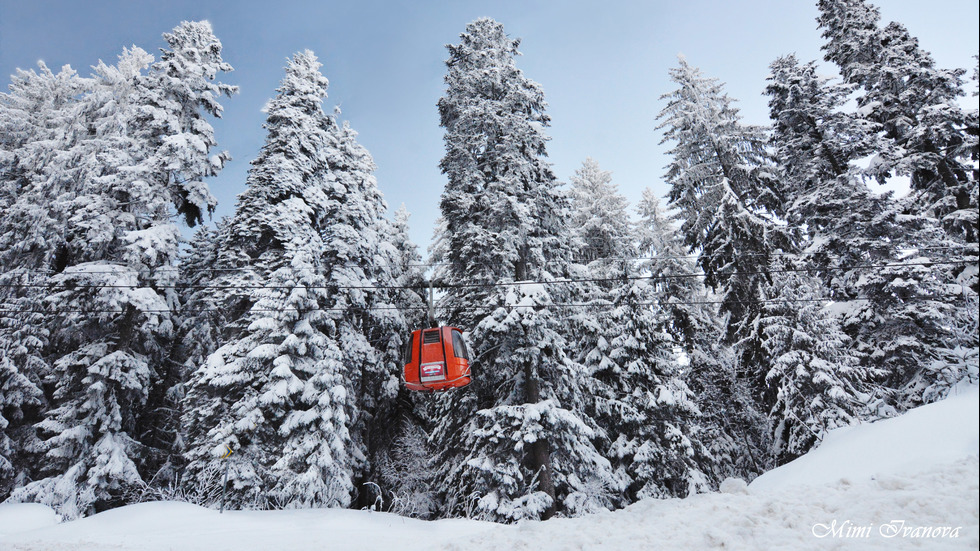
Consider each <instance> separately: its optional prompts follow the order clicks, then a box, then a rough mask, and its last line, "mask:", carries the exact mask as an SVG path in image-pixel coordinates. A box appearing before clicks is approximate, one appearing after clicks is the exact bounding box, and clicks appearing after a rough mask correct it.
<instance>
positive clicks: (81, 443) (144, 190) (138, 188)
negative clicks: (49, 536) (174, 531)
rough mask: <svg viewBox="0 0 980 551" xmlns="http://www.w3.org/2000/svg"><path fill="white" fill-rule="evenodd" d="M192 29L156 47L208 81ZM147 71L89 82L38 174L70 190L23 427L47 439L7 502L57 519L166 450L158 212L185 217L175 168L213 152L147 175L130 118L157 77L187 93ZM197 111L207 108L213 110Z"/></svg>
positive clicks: (148, 147)
mask: <svg viewBox="0 0 980 551" xmlns="http://www.w3.org/2000/svg"><path fill="white" fill-rule="evenodd" d="M195 25H196V24H190V23H185V24H182V26H181V27H178V29H177V30H176V31H175V33H176V35H177V36H178V38H176V39H173V40H169V42H170V45H171V46H172V47H174V48H177V49H182V50H183V51H186V52H187V55H188V59H190V60H193V62H194V63H189V62H186V63H183V64H182V68H183V69H184V70H186V71H190V72H193V71H194V70H195V69H196V68H199V67H205V71H206V72H208V71H209V75H210V78H214V76H215V74H216V72H217V70H219V69H221V68H223V67H224V64H223V62H221V58H220V43H219V42H217V39H215V38H214V37H213V35H211V34H210V27H209V26H207V25H206V24H205V25H204V27H202V29H203V30H202V32H199V33H197V37H198V38H201V37H202V36H204V34H207V35H208V36H209V37H210V39H209V40H208V41H207V44H206V47H205V48H204V50H203V51H202V50H201V49H195V45H194V44H188V43H187V42H188V41H187V39H186V37H183V38H182V33H181V31H182V29H184V28H187V27H194V26H195ZM203 31H207V32H206V33H204V32H203ZM168 36H169V35H168ZM164 57H165V58H166V57H167V52H165V53H164ZM151 61H152V57H151V56H149V55H148V54H146V53H145V52H143V51H142V50H140V49H138V48H134V49H132V50H125V51H124V52H123V55H122V56H120V61H119V63H118V64H117V65H116V66H111V67H110V66H106V65H105V64H102V63H100V64H99V65H98V66H97V67H96V68H95V70H96V74H95V76H94V77H93V79H91V80H90V81H89V84H88V86H87V88H86V89H85V91H84V94H82V95H76V96H75V100H74V101H75V106H76V107H75V115H76V118H75V119H74V120H73V123H72V124H71V125H68V126H67V128H70V129H71V130H72V131H73V132H74V133H73V139H72V140H71V141H68V142H66V143H65V146H64V148H63V149H60V150H58V151H57V152H56V153H55V157H54V161H53V165H52V170H51V171H50V174H51V176H52V177H53V178H59V179H62V181H64V182H71V186H70V187H71V190H72V193H71V194H60V195H59V196H57V197H56V198H55V200H54V201H53V203H52V204H53V205H54V208H53V209H52V210H53V211H54V212H56V213H65V215H64V218H63V219H58V222H59V223H60V224H62V227H61V228H60V234H61V235H62V236H63V239H64V240H63V242H62V243H61V244H60V246H58V247H57V248H56V249H55V252H54V254H53V258H52V259H51V261H50V264H49V267H50V268H51V269H52V270H53V271H54V272H55V274H54V275H53V276H51V278H50V279H49V284H50V287H49V290H47V294H46V296H44V297H42V299H41V304H42V305H43V306H44V309H45V310H46V311H47V313H46V315H45V319H44V322H43V323H44V325H45V326H46V327H48V328H49V332H50V334H49V338H48V343H47V346H46V351H45V354H46V356H47V358H48V361H49V362H50V365H51V371H52V373H51V375H50V376H49V377H50V382H51V385H52V387H53V392H52V394H51V404H50V406H51V407H50V409H49V410H48V411H47V412H46V414H45V419H44V420H43V421H42V422H40V423H39V424H38V425H37V426H38V428H39V430H41V431H42V433H43V434H45V435H46V436H47V440H46V441H45V442H44V452H45V457H44V460H43V461H42V462H41V465H40V466H39V471H40V473H41V477H42V478H41V479H40V480H37V481H35V482H32V483H30V484H28V485H27V486H25V487H24V488H21V489H19V490H17V491H16V492H15V493H14V499H18V500H24V499H33V500H38V501H42V502H44V503H48V504H51V505H54V506H56V507H58V508H59V510H60V511H61V513H62V514H63V515H64V516H66V517H68V518H73V517H75V516H78V515H81V514H85V513H87V512H90V511H92V510H99V509H101V508H104V507H107V506H111V505H113V504H115V503H118V502H120V500H121V499H122V498H123V496H124V495H125V493H126V492H127V491H129V490H131V489H134V488H137V487H140V486H142V485H143V484H144V480H146V479H147V478H148V477H149V475H151V474H152V473H153V472H154V471H155V470H156V469H158V468H159V466H160V465H161V464H162V463H163V462H164V461H165V460H166V453H167V450H165V449H164V448H165V447H166V446H167V443H166V442H164V441H163V440H164V439H163V438H162V437H161V434H160V432H159V431H158V430H157V425H158V420H159V419H160V416H161V415H163V413H162V412H161V411H160V409H159V408H157V407H156V406H157V404H161V403H162V400H158V398H157V397H158V396H160V395H161V394H166V392H167V389H166V388H165V384H167V382H168V381H169V380H170V379H169V377H167V370H168V369H169V366H168V365H167V364H166V358H167V355H168V353H169V351H170V340H171V339H172V336H173V335H172V331H173V327H174V323H175V320H174V318H173V316H172V314H171V312H172V310H173V309H174V308H175V307H176V295H175V294H174V291H173V287H174V285H173V284H174V282H175V270H174V268H175V265H176V258H177V247H178V243H179V232H178V230H177V227H176V225H175V224H174V223H173V222H172V220H171V217H170V215H171V212H172V209H176V210H177V212H178V213H180V214H185V213H186V208H185V206H186V202H185V201H184V200H183V198H182V197H181V196H180V193H177V192H175V191H174V189H173V188H172V187H170V184H171V182H173V181H178V182H179V181H183V180H184V179H185V178H186V177H187V176H188V172H187V171H185V170H184V169H183V168H184V166H185V165H186V163H188V162H190V161H192V160H194V159H198V161H196V162H198V163H199V164H200V162H201V161H200V159H203V162H209V161H208V157H207V154H208V150H209V149H210V147H211V146H212V145H213V143H210V142H204V143H197V144H195V145H194V146H193V147H188V148H186V150H185V151H184V153H183V159H182V160H181V162H176V161H175V160H171V164H170V166H168V167H167V169H166V173H165V174H164V175H160V173H159V170H161V167H160V166H159V164H158V163H156V162H155V161H154V159H155V158H156V157H157V152H158V148H157V146H156V144H155V143H154V141H153V140H152V139H150V135H151V134H152V133H150V132H148V131H147V125H146V124H145V122H146V121H145V119H144V117H143V113H144V108H146V107H147V101H146V97H147V95H149V94H150V91H149V90H148V86H149V85H153V84H156V83H158V81H156V82H155V81H154V79H153V77H154V76H159V72H160V71H163V70H169V71H170V72H169V73H168V78H169V79H170V81H171V84H172V85H173V86H180V87H182V88H183V89H184V90H185V91H186V90H194V86H195V83H194V82H190V81H189V80H187V79H184V77H185V76H186V74H185V73H181V72H179V71H175V70H171V69H172V68H166V67H164V66H162V65H160V64H154V65H153V66H151V67H150V72H149V73H148V74H144V73H143V71H144V70H145V69H146V67H147V65H148V64H149V63H150V62H151ZM208 103H209V104H211V105H212V106H213V105H217V101H216V98H214V97H210V98H209V100H208ZM174 106H175V107H176V108H178V109H180V110H182V111H184V112H186V113H188V114H189V113H193V112H195V111H196V110H198V109H200V107H201V104H200V102H199V101H197V100H194V99H190V98H187V99H186V101H185V102H184V103H178V104H174ZM217 112H218V111H214V110H212V114H216V113H217ZM192 118H193V119H194V121H193V126H194V128H193V133H194V134H200V133H210V132H211V129H210V125H209V124H208V123H207V121H206V120H204V119H203V118H202V117H200V116H197V117H192ZM173 129H178V130H179V127H172V130H173ZM218 168H220V166H214V167H213V168H212V170H211V171H210V172H209V174H211V173H214V172H215V171H216V170H217V169H218ZM202 186H203V187H202ZM52 188H53V189H55V190H57V189H59V188H58V184H57V183H55V184H54V185H53V186H52ZM67 188H68V186H62V187H61V189H67ZM198 189H203V190H206V185H204V184H203V183H199V184H198ZM56 218H60V217H56Z"/></svg>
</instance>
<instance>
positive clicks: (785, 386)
mask: <svg viewBox="0 0 980 551" xmlns="http://www.w3.org/2000/svg"><path fill="white" fill-rule="evenodd" d="M787 264H788V263H787ZM820 286H821V285H820V282H819V280H817V279H816V278H813V277H810V276H808V275H806V274H801V273H792V272H791V273H789V274H787V275H786V276H785V277H782V278H780V279H779V280H778V282H777V283H776V285H775V287H774V296H775V297H777V298H774V299H773V300H771V301H770V302H767V303H766V304H765V305H764V312H763V315H762V317H761V318H760V320H759V325H760V326H761V327H762V333H763V334H764V335H765V341H764V346H765V348H766V352H767V353H768V354H769V355H770V356H771V357H772V358H773V362H772V364H771V365H772V367H771V368H770V370H769V373H768V374H767V375H766V378H767V380H769V381H770V384H772V385H773V386H774V387H775V393H776V403H775V404H774V405H773V407H772V409H771V410H770V412H769V430H770V431H771V440H772V450H771V453H772V457H773V459H774V460H775V462H776V464H779V465H781V464H783V463H786V462H788V461H791V460H793V459H795V458H797V457H799V456H801V455H803V454H804V453H806V452H807V451H809V450H810V448H812V447H813V446H815V445H816V444H817V443H819V442H820V441H821V440H822V439H823V437H824V436H825V435H826V434H827V432H828V431H830V430H833V429H835V428H839V427H842V426H847V425H850V424H854V423H856V422H858V421H860V420H861V419H862V418H865V417H866V412H865V408H866V407H867V401H868V396H867V394H866V393H865V392H864V387H863V385H864V383H866V381H867V380H868V379H869V378H870V377H869V371H868V370H867V369H866V368H862V366H861V365H860V362H859V357H858V356H857V355H855V353H854V352H853V351H852V349H851V347H850V343H849V341H850V339H849V338H848V337H847V335H845V334H844V333H843V332H842V331H841V330H840V326H839V324H838V320H837V318H836V317H834V316H833V314H832V313H830V312H828V311H827V310H826V309H825V305H824V304H821V302H820V300H819V299H820V298H821V296H820V293H821V290H820ZM871 373H872V374H873V373H874V372H873V371H872V372H871Z"/></svg>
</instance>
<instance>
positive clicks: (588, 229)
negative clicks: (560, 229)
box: [570, 157, 635, 277]
mask: <svg viewBox="0 0 980 551" xmlns="http://www.w3.org/2000/svg"><path fill="white" fill-rule="evenodd" d="M570 183H571V190H570V198H571V209H572V210H571V214H572V218H571V224H570V228H571V234H572V238H573V247H574V249H575V254H576V261H577V262H579V263H581V264H584V265H589V264H591V263H593V262H597V265H596V268H598V266H600V265H601V266H611V267H616V266H619V263H616V262H615V261H616V260H620V261H621V260H622V259H623V257H627V256H633V253H634V252H635V251H634V250H633V247H635V244H634V243H633V238H634V232H633V224H632V222H631V221H630V218H629V214H628V213H627V208H628V206H629V205H628V203H627V201H626V198H625V197H623V196H622V195H621V194H620V193H619V191H618V187H617V186H616V184H614V183H612V173H611V172H609V171H605V170H602V169H601V168H600V167H599V163H597V162H596V161H595V159H593V158H592V157H588V158H586V159H585V161H583V162H582V166H581V167H579V168H578V169H577V170H576V171H575V174H573V175H572V178H571V181H570ZM613 270H614V271H615V268H613ZM593 271H594V272H595V273H594V277H603V275H604V274H603V272H602V270H593Z"/></svg>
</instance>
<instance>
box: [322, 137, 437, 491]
mask: <svg viewBox="0 0 980 551" xmlns="http://www.w3.org/2000/svg"><path fill="white" fill-rule="evenodd" d="M338 130H339V133H340V134H339V136H340V138H339V143H340V156H339V157H337V158H336V159H334V158H333V157H332V156H330V157H328V161H329V162H330V174H331V175H332V177H333V178H335V179H336V184H335V185H334V186H333V187H332V188H331V193H330V198H331V200H332V202H331V208H332V210H331V211H330V213H329V220H328V223H327V224H326V226H325V229H324V233H323V235H324V250H323V257H324V267H325V269H326V270H327V285H328V286H329V287H330V288H331V289H334V288H335V289H336V290H337V291H336V292H335V293H333V295H332V296H333V298H332V300H333V302H332V304H331V308H332V309H333V310H334V311H336V312H339V313H338V314H337V315H336V316H335V321H334V324H335V326H336V328H337V331H338V333H337V334H338V337H337V338H338V340H339V342H340V343H341V345H342V349H343V350H344V356H345V357H344V362H345V365H346V366H347V370H348V372H350V373H353V374H355V375H356V379H354V380H352V381H351V382H350V383H349V384H350V385H351V387H350V388H351V392H352V396H353V399H354V403H355V410H354V413H355V417H354V429H353V431H354V432H353V434H354V442H355V443H356V445H357V446H358V450H359V453H360V454H361V455H363V456H365V457H366V458H367V465H366V466H368V467H370V466H371V465H372V464H374V463H376V462H377V459H378V457H380V456H381V455H382V454H383V453H384V450H385V448H386V447H387V445H388V444H389V443H390V441H389V440H388V439H387V438H386V436H388V435H389V434H387V433H386V432H385V431H386V430H388V429H391V428H394V427H395V426H396V425H397V423H398V420H399V419H401V418H402V417H403V412H402V411H401V408H402V407H404V404H400V403H398V402H396V397H397V395H398V393H399V392H400V391H402V389H401V384H400V374H401V367H402V365H401V363H400V361H401V350H402V345H403V343H404V341H403V339H404V338H405V336H406V334H407V332H408V326H407V324H406V321H405V317H404V315H403V314H402V311H403V309H405V308H411V307H417V306H418V301H419V297H418V295H415V294H414V293H412V292H411V291H409V290H406V289H398V288H397V287H398V286H399V281H400V280H403V279H406V280H411V279H412V278H414V277H416V276H414V275H413V271H412V268H413V267H412V266H409V265H408V264H409V263H410V261H409V260H408V258H406V254H407V255H408V256H409V257H411V256H412V255H413V254H414V251H413V250H412V248H413V246H412V245H411V244H410V242H408V241H407V235H405V234H404V233H399V232H407V227H403V228H401V229H396V228H395V227H393V226H392V222H391V221H389V220H388V218H387V205H386V204H385V201H384V198H383V196H382V194H381V192H380V190H379V189H378V187H377V181H376V179H375V177H374V171H375V168H376V166H375V164H374V160H373V159H372V158H371V155H370V154H369V153H368V151H367V149H365V148H364V147H363V146H362V145H360V144H359V143H358V142H357V140H356V138H357V133H356V132H354V130H352V129H351V128H350V126H349V124H347V123H346V122H345V123H344V124H343V125H342V126H340V127H338ZM402 223H407V220H402ZM415 268H418V266H415ZM376 474H377V472H376V471H371V470H363V471H360V472H358V473H357V475H358V477H357V479H356V481H355V482H356V483H357V485H358V489H359V490H360V488H361V487H362V486H363V485H364V484H366V483H368V482H370V481H372V480H373V479H374V478H375V476H376ZM364 497H365V498H367V499H370V498H369V497H367V496H366V495H365V496H364ZM361 504H362V505H367V503H366V502H364V500H362V502H361Z"/></svg>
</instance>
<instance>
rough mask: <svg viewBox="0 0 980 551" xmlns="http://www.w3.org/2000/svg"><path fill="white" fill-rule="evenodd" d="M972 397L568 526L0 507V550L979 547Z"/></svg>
mask: <svg viewBox="0 0 980 551" xmlns="http://www.w3.org/2000/svg"><path fill="white" fill-rule="evenodd" d="M978 411H980V390H978V389H977V388H976V387H972V388H963V389H960V390H959V392H958V393H957V394H956V395H954V396H952V397H950V398H948V399H946V400H944V401H942V402H939V403H935V404H931V405H927V406H923V407H920V408H917V409H915V410H913V411H910V412H908V413H906V414H905V415H903V416H901V417H897V418H894V419H889V420H885V421H880V422H877V423H870V424H867V425H859V426H856V427H850V428H847V429H843V430H838V431H834V432H833V433H831V434H830V435H828V437H827V438H826V439H825V440H824V442H823V443H822V444H821V445H820V447H819V448H817V449H816V450H814V451H812V452H810V453H809V454H807V455H806V456H804V457H802V458H800V459H798V460H796V461H794V462H792V463H790V464H788V465H785V466H783V467H780V468H779V469H776V470H774V471H772V472H770V473H767V474H765V475H763V476H761V477H759V478H758V479H756V481H754V482H753V483H752V484H750V485H748V486H746V485H745V483H744V482H743V481H741V480H737V479H729V480H727V481H726V482H725V483H724V484H723V488H722V491H721V492H718V493H712V494H700V495H695V496H691V497H689V498H687V499H662V500H658V499H647V500H644V501H641V502H639V503H636V504H634V505H632V506H630V507H627V508H626V509H624V510H621V511H616V512H602V513H598V514H594V515H588V516H584V517H580V518H574V519H553V520H549V521H547V522H522V523H519V524H517V525H511V526H506V525H496V524H491V523H486V522H478V521H474V520H465V519H449V520H439V521H434V522H425V521H420V520H415V519H409V518H404V517H399V516H396V515H392V514H387V513H376V512H369V511H352V510H345V509H303V510H286V511H226V512H225V513H224V514H219V513H218V512H217V511H214V510H211V509H205V508H202V507H198V506H196V505H190V504H187V503H175V502H159V503H142V504H137V505H130V506H127V507H122V508H119V509H114V510H112V511H107V512H104V513H100V514H98V515H95V516H92V517H89V518H86V519H81V520H77V521H74V522H68V523H64V524H60V525H56V526H52V524H53V523H54V522H56V521H57V518H56V516H54V513H53V512H52V511H51V510H50V509H48V508H47V507H44V506H41V505H35V504H16V505H5V506H0V551H55V550H58V551H94V550H103V549H117V550H133V551H136V550H139V551H164V550H172V549H180V550H187V551H193V550H207V551H222V550H229V551H230V550H234V551H252V550H255V551H258V550H263V551H264V550H271V549H284V550H290V551H302V550H311V551H312V550H317V551H320V550H338V551H340V550H344V551H346V550H355V549H357V550H390V549H398V550H399V551H421V550H453V551H464V550H465V551H471V550H473V551H480V550H486V551H496V550H499V549H509V550H517V551H519V550H527V551H546V550H547V551H551V550H566V549H567V550H581V549H598V550H624V551H626V550H629V551H632V550H635V549H664V550H681V551H691V550H709V549H725V550H746V551H749V550H751V551H756V550H759V549H783V550H811V549H816V550H821V549H843V550H851V549H853V550H860V551H865V550H882V551H884V550H893V549H943V550H947V549H964V550H967V549H969V550H976V549H977V548H980V475H978V471H980V457H978V429H977V425H978Z"/></svg>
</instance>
